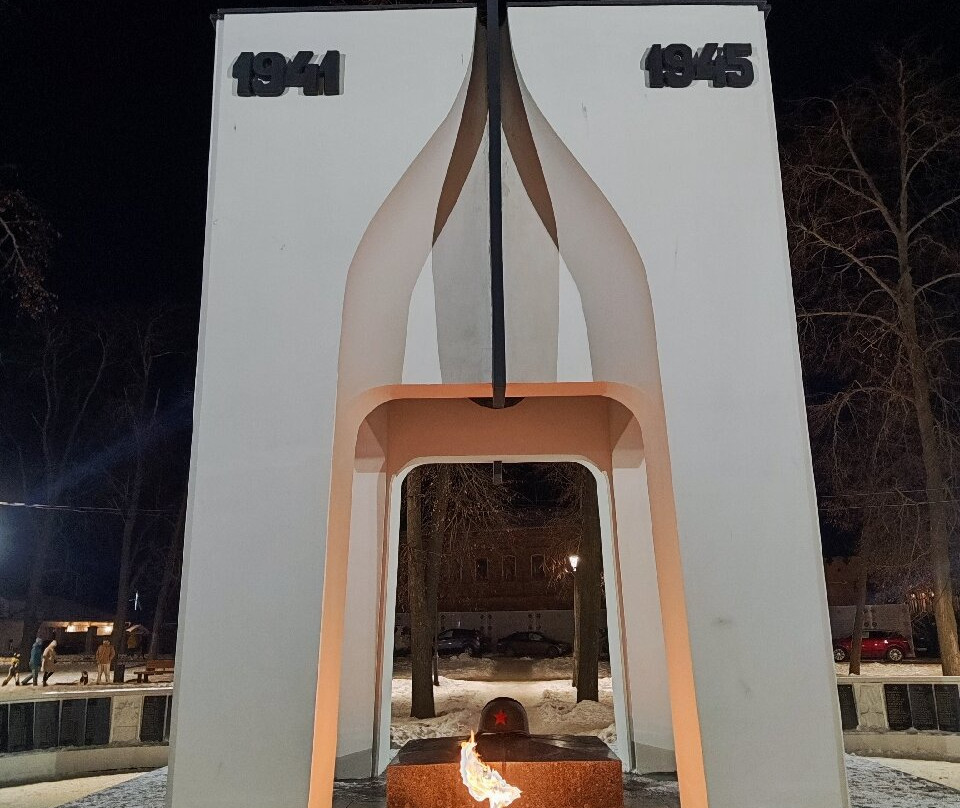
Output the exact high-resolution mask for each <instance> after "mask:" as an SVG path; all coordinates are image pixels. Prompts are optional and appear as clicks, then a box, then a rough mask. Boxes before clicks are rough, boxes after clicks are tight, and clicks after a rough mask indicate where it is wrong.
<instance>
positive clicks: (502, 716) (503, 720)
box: [493, 710, 507, 727]
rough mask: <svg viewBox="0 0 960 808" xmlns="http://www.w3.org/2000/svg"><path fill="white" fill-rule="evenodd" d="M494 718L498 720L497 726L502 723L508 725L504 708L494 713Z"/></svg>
mask: <svg viewBox="0 0 960 808" xmlns="http://www.w3.org/2000/svg"><path fill="white" fill-rule="evenodd" d="M493 720H494V721H496V722H497V723H496V726H498V727H499V726H501V725H503V726H506V725H507V714H506V713H505V712H504V711H503V710H500V711H499V712H496V713H494V714H493Z"/></svg>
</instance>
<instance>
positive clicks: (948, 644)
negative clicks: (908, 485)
mask: <svg viewBox="0 0 960 808" xmlns="http://www.w3.org/2000/svg"><path fill="white" fill-rule="evenodd" d="M900 267H901V275H900V290H899V291H900V293H901V303H900V314H901V322H902V323H903V330H904V342H905V345H906V350H907V358H908V361H909V363H910V377H911V381H912V384H913V397H912V398H913V405H914V409H915V410H916V413H917V428H918V431H919V434H920V446H921V449H922V452H923V468H924V472H925V474H926V499H927V502H928V505H927V517H928V522H929V526H928V527H929V531H930V566H931V573H932V578H933V592H934V602H933V613H934V617H935V618H936V621H937V637H938V639H939V640H940V664H941V665H942V667H943V675H944V676H960V642H958V639H957V614H956V612H955V611H954V609H953V581H952V580H951V574H950V532H949V527H948V524H949V521H948V518H947V501H948V500H949V499H951V493H950V489H949V487H948V486H947V485H946V473H945V470H946V468H947V462H946V460H945V459H944V457H943V451H942V447H941V446H940V442H939V440H938V439H937V422H936V419H935V417H934V414H933V407H932V405H931V403H930V398H931V384H930V371H929V368H928V367H927V362H926V355H925V352H924V351H923V349H922V347H921V345H920V338H919V332H918V330H917V316H916V298H915V291H914V287H913V279H912V277H911V274H910V268H909V262H908V259H907V256H906V251H905V249H903V248H901V263H900Z"/></svg>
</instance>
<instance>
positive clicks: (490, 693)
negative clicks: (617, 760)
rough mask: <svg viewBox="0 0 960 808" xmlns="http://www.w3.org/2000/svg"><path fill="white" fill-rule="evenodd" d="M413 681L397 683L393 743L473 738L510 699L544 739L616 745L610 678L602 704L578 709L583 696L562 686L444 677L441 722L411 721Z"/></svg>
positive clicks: (604, 682) (438, 695) (439, 692)
mask: <svg viewBox="0 0 960 808" xmlns="http://www.w3.org/2000/svg"><path fill="white" fill-rule="evenodd" d="M410 684H411V682H410V680H409V679H394V680H393V703H392V719H391V723H390V741H391V744H392V745H393V746H402V745H403V744H404V743H406V742H407V741H409V740H411V739H413V738H442V737H449V736H457V735H469V734H470V731H471V730H475V729H476V728H477V726H478V725H479V723H480V711H481V709H482V708H483V705H484V704H486V703H487V702H488V701H490V699H493V698H496V697H497V696H509V697H510V698H514V699H516V700H517V701H519V702H520V703H521V704H522V705H523V706H524V707H525V708H526V710H527V718H528V719H529V720H530V731H531V732H533V733H536V734H538V735H597V736H599V737H600V738H602V739H603V740H604V741H606V742H607V743H612V742H613V741H614V740H615V739H616V731H615V729H614V726H613V695H612V693H611V681H610V679H609V677H607V678H604V679H601V680H600V702H599V703H597V702H595V701H583V702H580V703H579V704H577V691H576V690H575V689H574V688H573V687H572V686H571V685H569V684H567V683H564V684H561V683H560V682H558V681H503V680H498V681H493V682H491V681H477V680H473V681H461V680H458V679H450V678H447V677H446V676H441V677H440V686H439V687H437V688H434V702H435V704H436V709H437V717H436V718H425V719H417V718H410Z"/></svg>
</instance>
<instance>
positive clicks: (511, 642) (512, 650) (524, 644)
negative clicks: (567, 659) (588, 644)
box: [497, 631, 573, 659]
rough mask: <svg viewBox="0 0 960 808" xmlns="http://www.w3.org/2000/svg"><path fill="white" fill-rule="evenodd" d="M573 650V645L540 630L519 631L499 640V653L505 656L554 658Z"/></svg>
mask: <svg viewBox="0 0 960 808" xmlns="http://www.w3.org/2000/svg"><path fill="white" fill-rule="evenodd" d="M571 651H573V646H572V645H570V643H568V642H563V641H562V640H554V639H551V638H550V637H548V636H547V635H546V634H543V633H542V632H539V631H517V632H514V633H513V634H510V635H508V636H506V637H502V638H501V639H499V640H498V641H497V653H498V654H501V655H503V656H545V657H550V658H551V659H553V658H554V657H558V656H563V655H564V654H569V653H570V652H571Z"/></svg>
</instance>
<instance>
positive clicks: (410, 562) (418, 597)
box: [407, 468, 436, 718]
mask: <svg viewBox="0 0 960 808" xmlns="http://www.w3.org/2000/svg"><path fill="white" fill-rule="evenodd" d="M422 474H423V471H422V470H421V469H419V468H416V469H414V470H413V471H411V472H410V474H409V475H407V588H408V591H409V600H410V662H411V673H410V676H411V683H410V685H411V701H410V716H411V718H433V717H434V716H435V715H436V708H435V707H434V703H433V681H432V679H433V677H432V670H431V668H432V666H433V641H434V637H435V636H436V634H435V632H434V630H433V613H434V609H433V606H432V605H431V604H430V603H428V597H427V568H428V566H429V564H428V562H427V558H426V547H425V545H426V541H425V540H426V536H425V535H424V530H423V519H422V511H421V506H422V502H421V475H422Z"/></svg>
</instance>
